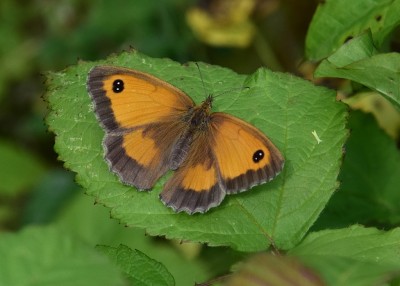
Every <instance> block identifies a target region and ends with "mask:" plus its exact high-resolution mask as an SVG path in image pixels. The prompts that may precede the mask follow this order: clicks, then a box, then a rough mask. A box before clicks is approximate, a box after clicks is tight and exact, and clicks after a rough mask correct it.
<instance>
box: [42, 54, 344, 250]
mask: <svg viewBox="0 0 400 286" xmlns="http://www.w3.org/2000/svg"><path fill="white" fill-rule="evenodd" d="M96 64H109V65H116V66H127V67H131V68H133V67H134V68H135V69H137V70H141V71H144V72H148V73H151V74H153V75H155V76H157V77H159V78H161V79H163V80H165V81H167V82H169V83H171V84H173V85H175V86H177V87H178V88H180V89H182V90H184V91H185V92H186V93H188V94H189V95H190V96H191V97H192V98H193V99H194V101H195V102H197V103H199V102H201V101H202V100H204V98H205V96H206V94H205V93H204V86H205V88H206V90H207V92H210V93H213V94H219V96H218V97H216V98H215V101H214V102H213V109H214V111H224V112H228V113H230V114H233V115H235V116H238V117H240V118H243V119H244V120H246V121H248V122H250V123H251V124H254V125H255V126H257V127H258V128H259V129H260V130H262V131H263V132H264V133H265V134H267V135H268V136H269V137H270V138H271V140H272V141H273V142H274V143H275V144H276V145H277V147H278V148H279V149H280V150H281V151H282V153H283V154H284V157H285V158H286V165H285V168H284V170H283V172H282V173H281V174H280V175H279V176H278V177H277V178H276V179H274V180H273V181H272V182H270V183H268V184H264V185H261V186H258V187H255V188H253V190H252V191H250V192H246V193H242V194H239V195H232V196H227V198H225V200H224V202H223V203H222V204H221V205H220V206H219V207H217V208H214V209H212V210H210V211H209V212H207V213H206V214H196V215H193V216H190V215H187V214H186V213H179V214H176V213H174V212H173V211H172V210H171V209H169V208H166V207H165V206H164V205H163V204H162V203H161V202H160V201H159V199H158V195H159V193H160V191H161V189H162V185H163V183H164V182H165V181H166V177H164V178H162V179H160V181H159V182H158V183H157V184H156V186H155V187H154V188H153V191H151V192H137V191H135V189H134V188H133V187H129V186H125V185H123V184H121V183H120V182H119V181H118V179H117V177H116V176H115V175H114V174H112V173H111V172H110V171H109V169H108V166H107V164H106V162H105V160H104V159H103V149H102V138H103V136H104V131H103V130H102V129H101V127H100V125H99V123H98V122H97V120H96V117H95V115H94V113H93V109H92V103H91V101H90V98H89V95H88V94H87V91H86V88H85V87H86V77H87V73H88V71H89V70H90V68H92V67H93V66H94V64H93V63H81V64H79V65H78V66H75V67H71V68H68V69H67V70H65V71H64V72H60V73H53V74H50V75H49V76H48V86H49V92H48V94H47V99H48V101H49V105H50V108H51V112H50V114H49V116H48V118H47V123H48V125H49V126H50V128H51V130H52V131H54V133H55V134H56V146H55V148H56V151H57V152H58V153H59V155H60V158H61V159H62V160H64V161H65V162H66V166H67V167H68V168H70V169H71V170H73V171H75V172H77V174H78V175H77V181H78V182H79V183H80V184H82V186H84V187H85V188H86V189H87V193H88V194H90V195H92V196H94V197H96V200H97V201H98V202H99V203H102V204H104V205H106V206H107V207H110V208H111V209H112V216H113V217H114V218H117V219H119V220H120V221H122V222H123V223H125V224H127V225H129V226H136V227H141V228H145V229H146V231H147V233H149V234H151V235H166V236H167V237H168V238H179V239H184V240H190V241H198V242H206V243H209V244H210V245H228V246H230V247H233V248H235V249H238V250H242V251H255V250H261V249H265V248H267V247H268V246H269V245H270V243H271V239H273V240H274V241H275V243H276V245H278V246H279V247H281V248H285V249H287V248H290V247H292V246H293V245H295V244H296V243H297V242H298V241H299V240H300V239H301V238H302V237H303V235H304V234H305V233H306V232H307V230H308V229H309V227H310V226H311V225H312V223H313V222H314V221H315V220H316V218H317V217H318V214H319V213H320V211H321V210H322V209H323V207H324V206H325V204H326V202H327V201H328V199H329V197H330V196H331V194H332V193H333V190H334V189H335V188H336V186H337V184H336V177H337V174H338V171H339V165H340V159H341V156H342V145H343V143H344V140H345V137H346V133H347V132H346V130H345V126H344V122H345V116H346V112H345V106H344V105H343V104H341V103H338V102H336V101H335V96H334V93H333V92H332V91H329V90H327V89H325V88H321V87H315V86H313V85H312V84H311V83H309V82H307V81H304V80H301V79H298V78H295V77H293V76H290V75H287V74H281V73H273V72H270V71H268V70H266V69H260V70H258V71H257V72H256V73H254V74H253V75H250V76H244V75H237V74H235V73H234V72H232V71H230V70H227V69H224V68H220V67H214V66H208V65H204V64H200V70H201V73H202V75H203V79H204V85H203V82H202V80H201V77H200V75H199V70H198V68H197V66H196V65H194V64H189V65H187V66H182V65H180V64H178V63H175V62H172V61H170V60H165V59H152V58H149V57H145V56H143V55H140V54H139V53H123V54H121V55H120V56H118V57H114V58H110V59H108V60H106V61H102V62H99V63H96ZM243 86H248V87H249V89H243ZM226 91H231V92H230V93H227V92H226ZM313 131H316V132H317V134H318V135H319V137H320V138H321V139H322V143H321V144H318V143H317V140H316V139H315V138H314V137H313V135H312V132H313Z"/></svg>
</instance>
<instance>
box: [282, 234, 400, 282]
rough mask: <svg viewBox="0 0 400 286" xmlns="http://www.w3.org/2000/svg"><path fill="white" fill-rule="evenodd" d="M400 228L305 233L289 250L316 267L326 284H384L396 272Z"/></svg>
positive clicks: (399, 264) (398, 259)
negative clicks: (298, 242) (303, 237)
mask: <svg viewBox="0 0 400 286" xmlns="http://www.w3.org/2000/svg"><path fill="white" fill-rule="evenodd" d="M399 247H400V229H398V228H397V229H394V230H392V231H388V232H384V231H379V230H377V229H374V228H364V227H362V226H352V227H350V228H347V229H338V230H325V231H319V232H314V233H311V234H310V235H308V236H307V237H306V238H305V239H304V241H303V242H302V243H301V244H300V245H298V246H297V247H295V248H293V249H292V250H290V251H289V255H294V256H296V257H299V258H300V259H301V260H302V261H304V262H305V263H306V265H308V266H310V267H312V268H313V269H316V270H318V272H319V273H320V274H321V275H322V277H323V278H324V279H325V281H326V282H327V285H352V286H353V285H354V286H359V285H360V286H361V285H386V284H382V283H383V282H384V281H388V280H389V279H391V278H393V276H395V275H398V274H399V270H400V256H399V255H398V252H397V249H399Z"/></svg>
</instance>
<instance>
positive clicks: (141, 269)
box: [97, 244, 175, 286]
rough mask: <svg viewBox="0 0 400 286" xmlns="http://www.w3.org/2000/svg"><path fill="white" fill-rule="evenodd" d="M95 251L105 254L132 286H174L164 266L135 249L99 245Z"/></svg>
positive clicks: (124, 246) (122, 246)
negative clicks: (122, 272) (124, 274)
mask: <svg viewBox="0 0 400 286" xmlns="http://www.w3.org/2000/svg"><path fill="white" fill-rule="evenodd" d="M97 249H99V250H100V251H102V252H103V253H105V254H107V255H108V256H109V257H110V258H111V259H112V260H113V261H114V262H115V263H116V264H117V265H118V266H119V267H120V268H121V269H122V270H123V271H124V272H125V273H126V274H127V275H128V276H129V277H130V278H131V281H132V282H133V285H138V286H139V285H144V286H145V285H160V286H162V285H175V281H174V278H173V277H172V275H171V273H169V272H168V270H167V269H166V268H165V266H164V265H162V264H161V263H160V262H158V261H155V260H153V259H151V258H150V257H148V256H147V255H145V254H144V253H143V252H140V251H139V250H137V249H134V250H132V249H130V248H129V247H127V246H126V245H122V244H121V245H119V246H118V247H111V246H105V245H100V246H97Z"/></svg>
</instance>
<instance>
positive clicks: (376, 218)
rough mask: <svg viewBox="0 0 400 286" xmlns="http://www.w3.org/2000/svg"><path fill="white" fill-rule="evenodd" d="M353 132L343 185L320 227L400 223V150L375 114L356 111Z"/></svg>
mask: <svg viewBox="0 0 400 286" xmlns="http://www.w3.org/2000/svg"><path fill="white" fill-rule="evenodd" d="M349 127H350V128H351V130H352V132H351V135H350V137H349V139H348V141H347V143H346V156H345V159H344V162H343V167H342V170H341V173H340V177H339V178H340V181H341V182H342V183H341V186H340V190H339V191H338V192H336V193H335V194H334V195H333V197H332V199H331V200H330V201H329V204H328V206H327V208H326V209H325V210H324V212H323V214H322V216H321V217H320V218H319V219H318V221H317V227H318V228H326V227H331V228H332V227H338V226H341V227H342V226H348V225H350V224H354V223H362V224H368V225H371V224H374V225H379V226H380V225H386V226H388V225H392V226H393V225H398V224H399V223H400V204H399V202H400V192H399V186H400V176H399V174H400V152H399V150H398V149H397V147H396V144H395V142H394V141H393V140H392V139H391V138H390V137H389V136H388V135H386V134H385V133H384V131H383V130H381V129H380V128H379V127H378V125H377V123H376V121H375V119H374V118H373V117H372V116H371V115H367V114H363V113H361V112H352V113H351V116H350V122H349Z"/></svg>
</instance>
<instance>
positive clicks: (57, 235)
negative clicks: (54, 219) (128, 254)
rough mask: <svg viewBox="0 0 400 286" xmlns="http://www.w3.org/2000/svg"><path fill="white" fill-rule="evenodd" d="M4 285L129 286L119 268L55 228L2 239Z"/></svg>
mask: <svg viewBox="0 0 400 286" xmlns="http://www.w3.org/2000/svg"><path fill="white" fill-rule="evenodd" d="M0 257H1V259H0V285H20V286H23V285H29V286H33V285H38V286H39V285H40V286H46V285H49V286H50V285H60V286H61V285H63V286H66V285H71V286H72V285H74V286H78V285H82V286H83V285H84V286H87V285H125V284H124V280H123V277H122V274H121V273H120V272H119V269H118V268H117V266H116V265H114V264H113V263H111V262H110V261H109V260H108V259H107V257H105V256H104V255H101V254H100V253H99V252H98V251H96V250H94V249H93V248H92V247H91V246H88V245H86V244H85V243H83V242H82V241H80V240H78V239H76V238H73V237H72V236H70V235H68V234H67V233H65V232H64V231H61V230H60V229H58V228H55V227H29V228H25V229H24V230H22V231H21V232H19V233H15V234H11V233H10V234H6V233H2V234H1V236H0Z"/></svg>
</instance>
